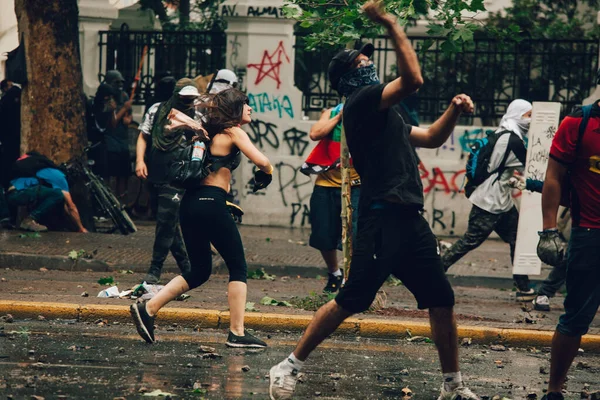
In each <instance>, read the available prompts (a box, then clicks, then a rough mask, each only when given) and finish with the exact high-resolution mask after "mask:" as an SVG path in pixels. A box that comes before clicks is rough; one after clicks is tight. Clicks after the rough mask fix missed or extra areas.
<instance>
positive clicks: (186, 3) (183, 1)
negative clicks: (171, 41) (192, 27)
mask: <svg viewBox="0 0 600 400" xmlns="http://www.w3.org/2000/svg"><path fill="white" fill-rule="evenodd" d="M189 24H190V0H179V25H180V26H181V27H183V28H184V29H188V25H189Z"/></svg>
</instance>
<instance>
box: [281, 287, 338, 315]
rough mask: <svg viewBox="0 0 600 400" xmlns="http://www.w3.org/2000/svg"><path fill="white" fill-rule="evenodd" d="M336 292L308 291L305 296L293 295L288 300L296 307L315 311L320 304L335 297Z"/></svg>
mask: <svg viewBox="0 0 600 400" xmlns="http://www.w3.org/2000/svg"><path fill="white" fill-rule="evenodd" d="M336 295H337V293H316V292H310V293H309V295H308V296H306V297H294V298H292V299H291V300H290V302H291V303H292V305H293V306H294V307H296V308H300V309H302V310H307V311H317V310H318V309H319V308H321V306H323V305H325V304H326V303H329V302H330V301H331V300H333V299H335V296H336Z"/></svg>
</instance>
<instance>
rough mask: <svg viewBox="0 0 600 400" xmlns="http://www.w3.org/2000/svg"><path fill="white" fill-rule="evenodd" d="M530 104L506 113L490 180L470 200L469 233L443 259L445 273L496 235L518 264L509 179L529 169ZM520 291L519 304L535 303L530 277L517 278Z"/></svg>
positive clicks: (515, 214) (515, 215)
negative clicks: (525, 140)
mask: <svg viewBox="0 0 600 400" xmlns="http://www.w3.org/2000/svg"><path fill="white" fill-rule="evenodd" d="M532 108H533V106H532V105H531V103H530V102H528V101H526V100H522V99H517V100H514V101H512V102H511V103H510V105H509V106H508V108H507V110H506V114H505V115H504V116H503V117H502V120H501V121H500V127H499V128H498V130H497V131H496V132H497V133H498V134H500V137H499V138H498V140H497V141H496V143H495V145H494V149H493V153H492V155H491V157H490V161H489V165H488V167H487V171H488V173H489V176H488V177H487V179H486V180H485V181H484V182H482V183H481V184H480V185H478V186H477V187H476V188H475V190H474V191H473V193H471V194H470V196H469V201H470V202H471V203H472V204H473V207H472V208H471V213H470V214H469V223H468V227H467V232H466V233H465V234H464V236H463V237H462V238H460V239H459V240H458V241H457V242H455V243H454V244H453V245H452V246H451V247H450V248H449V249H447V250H445V251H444V252H443V255H442V262H443V263H444V269H445V270H446V271H448V269H449V268H450V267H451V266H452V265H454V264H455V263H456V262H457V261H458V260H460V259H461V258H462V257H463V256H464V255H465V254H467V253H468V252H470V251H471V250H474V249H476V248H477V247H479V246H480V245H481V244H482V243H483V242H484V241H485V240H486V239H487V238H488V237H489V236H490V235H491V233H492V232H496V233H497V234H498V235H499V236H500V238H501V239H502V240H503V241H505V242H506V243H508V244H509V246H510V259H511V262H513V260H514V255H515V245H516V242H517V226H518V224H519V212H518V211H517V207H516V206H515V204H514V202H513V199H512V197H511V188H510V186H509V185H508V181H509V179H510V178H511V177H512V176H513V174H514V171H519V172H522V171H523V169H524V168H525V159H526V155H527V150H526V148H525V142H524V137H525V135H527V132H528V131H529V124H530V122H531V110H532ZM513 280H514V285H515V286H516V288H517V301H531V300H533V299H534V298H535V291H534V290H533V289H532V288H530V287H529V285H530V284H529V277H528V276H527V275H517V274H515V275H513Z"/></svg>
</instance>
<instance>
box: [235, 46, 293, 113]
mask: <svg viewBox="0 0 600 400" xmlns="http://www.w3.org/2000/svg"><path fill="white" fill-rule="evenodd" d="M232 57H233V55H232ZM248 105H249V106H250V107H252V109H253V110H254V111H256V112H259V113H266V112H269V111H276V112H277V113H278V114H279V118H281V117H283V114H284V113H285V114H287V115H288V116H289V117H290V118H294V109H293V107H292V101H291V100H290V98H289V97H288V95H286V94H284V95H283V96H275V95H269V94H268V93H256V94H252V93H248Z"/></svg>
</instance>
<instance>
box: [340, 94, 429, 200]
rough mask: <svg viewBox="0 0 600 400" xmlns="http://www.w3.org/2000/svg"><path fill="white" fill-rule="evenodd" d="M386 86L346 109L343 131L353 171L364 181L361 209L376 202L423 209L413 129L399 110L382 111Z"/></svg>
mask: <svg viewBox="0 0 600 400" xmlns="http://www.w3.org/2000/svg"><path fill="white" fill-rule="evenodd" d="M384 87H385V84H380V85H371V86H365V87H363V88H360V89H358V90H357V91H356V92H354V93H353V94H352V95H350V97H349V98H348V100H347V101H346V105H345V106H344V128H345V132H346V140H347V142H348V148H349V149H350V153H351V154H352V160H353V162H354V167H355V168H356V171H357V172H358V174H359V175H360V177H361V181H362V185H361V189H360V190H361V192H360V208H361V209H363V207H370V205H371V203H372V201H374V200H384V199H388V200H392V201H394V202H397V203H400V204H403V205H407V206H411V207H416V208H419V209H420V208H422V207H423V184H422V183H421V178H420V174H419V167H418V158H417V154H416V152H415V149H414V147H413V145H412V144H411V143H410V132H411V130H412V126H411V125H408V124H406V123H405V122H404V120H403V119H402V116H401V114H400V106H399V105H394V106H392V107H391V108H389V109H387V110H379V104H380V103H381V95H382V93H383V88H384Z"/></svg>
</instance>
